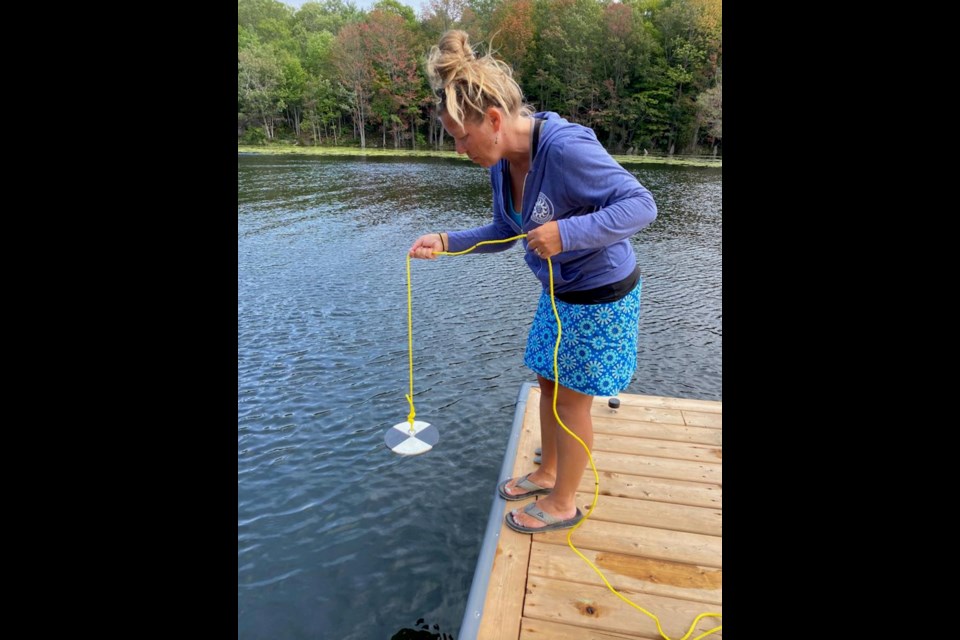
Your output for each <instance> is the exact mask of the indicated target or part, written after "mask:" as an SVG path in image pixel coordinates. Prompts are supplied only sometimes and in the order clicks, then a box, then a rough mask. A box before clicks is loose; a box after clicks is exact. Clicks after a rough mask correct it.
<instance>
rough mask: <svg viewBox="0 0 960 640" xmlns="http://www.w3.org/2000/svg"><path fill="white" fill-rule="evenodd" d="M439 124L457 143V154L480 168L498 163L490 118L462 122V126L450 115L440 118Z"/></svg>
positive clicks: (498, 155)
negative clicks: (465, 157) (462, 155)
mask: <svg viewBox="0 0 960 640" xmlns="http://www.w3.org/2000/svg"><path fill="white" fill-rule="evenodd" d="M440 122H441V123H443V128H444V129H446V131H447V133H448V134H450V137H451V138H453V139H454V141H455V142H456V143H457V153H465V154H467V157H468V158H470V159H471V160H473V161H474V162H475V163H477V164H478V165H480V166H481V167H487V168H489V167H492V166H493V165H495V164H497V162H499V161H500V153H499V149H497V145H496V144H494V139H495V138H496V134H495V133H494V131H493V126H492V124H491V120H490V118H483V119H482V120H477V121H470V120H464V121H463V126H461V125H458V124H457V123H456V122H454V121H453V119H452V118H450V114H448V113H444V114H443V115H442V116H440Z"/></svg>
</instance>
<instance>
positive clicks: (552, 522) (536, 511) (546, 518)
mask: <svg viewBox="0 0 960 640" xmlns="http://www.w3.org/2000/svg"><path fill="white" fill-rule="evenodd" d="M523 512H524V513H525V514H527V515H528V516H532V517H534V518H536V519H537V520H539V521H540V522H545V523H546V525H545V526H542V527H525V526H523V525H521V524H519V523H518V522H517V521H516V520H514V519H513V512H512V511H511V512H510V513H508V514H507V515H506V516H504V521H506V523H507V526H508V527H510V528H511V529H513V530H514V531H517V532H519V533H543V532H544V531H556V530H557V529H569V528H571V527H574V526H576V524H577V523H578V522H580V521H581V520H582V519H583V513H582V512H581V511H580V508H579V507H577V514H576V515H575V516H573V517H572V518H570V519H569V520H561V519H560V518H555V517H554V516H552V515H550V514H549V513H547V512H546V511H544V510H543V509H541V508H539V507H538V506H537V503H536V502H531V503H530V504H528V505H527V506H525V507H524V508H523Z"/></svg>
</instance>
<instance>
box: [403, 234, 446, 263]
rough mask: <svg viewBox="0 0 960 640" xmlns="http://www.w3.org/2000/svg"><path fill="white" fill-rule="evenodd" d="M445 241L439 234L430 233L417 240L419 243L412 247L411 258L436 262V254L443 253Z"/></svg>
mask: <svg viewBox="0 0 960 640" xmlns="http://www.w3.org/2000/svg"><path fill="white" fill-rule="evenodd" d="M443 250H444V247H443V241H442V240H441V239H440V234H439V233H428V234H426V235H423V236H420V237H419V238H417V241H416V242H414V243H413V246H412V247H410V257H411V258H423V259H425V260H436V259H437V256H436V255H435V254H436V253H438V252H440V251H443Z"/></svg>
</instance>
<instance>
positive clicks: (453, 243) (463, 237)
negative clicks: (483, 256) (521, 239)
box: [447, 221, 517, 253]
mask: <svg viewBox="0 0 960 640" xmlns="http://www.w3.org/2000/svg"><path fill="white" fill-rule="evenodd" d="M515 235H517V234H516V233H515V232H514V231H513V229H512V228H510V226H509V225H507V224H497V221H494V222H492V223H490V224H486V225H484V226H482V227H476V228H474V229H464V230H463V231H449V232H447V239H448V240H449V241H450V242H449V245H450V246H448V247H447V251H450V252H453V253H456V252H457V251H463V250H464V249H469V248H470V247H472V246H473V245H475V244H477V243H478V242H483V241H485V240H503V239H504V238H509V237H511V236H515ZM516 242H517V241H516V240H514V241H513V242H502V243H499V244H485V245H483V246H482V247H477V248H476V249H474V250H473V253H495V252H497V251H505V250H507V249H509V248H510V247H512V246H513V245H515V244H516Z"/></svg>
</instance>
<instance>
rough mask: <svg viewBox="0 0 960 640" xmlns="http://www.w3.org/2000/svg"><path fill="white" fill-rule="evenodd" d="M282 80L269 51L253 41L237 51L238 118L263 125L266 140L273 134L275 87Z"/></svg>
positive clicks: (276, 106) (277, 101) (277, 110)
mask: <svg viewBox="0 0 960 640" xmlns="http://www.w3.org/2000/svg"><path fill="white" fill-rule="evenodd" d="M282 80H283V74H282V71H281V67H280V64H279V62H278V61H277V58H276V56H275V55H274V53H273V51H272V50H271V49H270V48H269V47H267V46H265V45H260V44H253V45H250V46H247V47H245V48H243V49H240V50H239V51H238V52H237V111H238V114H240V117H238V120H240V122H241V123H243V124H244V125H245V124H248V123H250V122H252V121H258V122H260V123H262V124H263V130H264V133H265V134H266V137H267V140H272V139H273V137H274V119H275V118H276V116H277V115H278V114H279V113H280V111H281V107H280V104H281V100H280V98H279V96H278V94H277V88H278V87H279V86H280V84H281V82H282Z"/></svg>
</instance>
